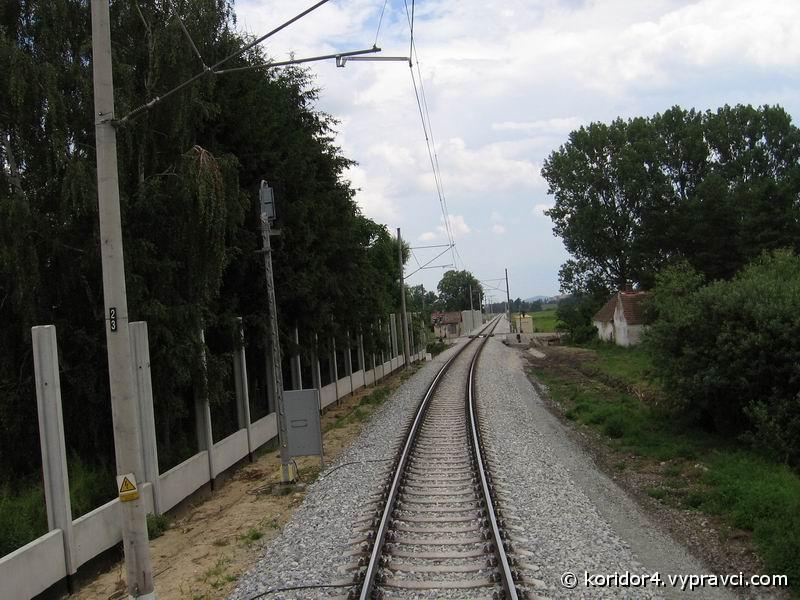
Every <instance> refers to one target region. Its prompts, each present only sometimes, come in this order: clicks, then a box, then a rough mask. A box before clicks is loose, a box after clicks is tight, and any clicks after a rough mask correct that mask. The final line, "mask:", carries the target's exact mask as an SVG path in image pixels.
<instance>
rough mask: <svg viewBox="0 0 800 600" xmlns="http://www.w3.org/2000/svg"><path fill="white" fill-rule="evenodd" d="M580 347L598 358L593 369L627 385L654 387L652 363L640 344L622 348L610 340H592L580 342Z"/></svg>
mask: <svg viewBox="0 0 800 600" xmlns="http://www.w3.org/2000/svg"><path fill="white" fill-rule="evenodd" d="M581 347H582V348H586V349H587V350H592V351H593V352H594V353H595V354H596V355H597V358H598V361H597V362H596V363H593V365H592V366H593V367H594V369H595V370H596V371H597V372H599V373H602V374H604V375H607V376H608V377H611V378H612V379H616V380H618V381H621V382H623V383H625V384H628V385H636V386H640V387H647V388H655V387H656V384H655V383H654V381H653V379H652V373H653V363H652V361H651V360H650V356H649V355H648V354H647V353H646V352H645V351H644V350H643V349H642V347H641V346H633V347H630V348H624V347H623V346H617V345H616V344H612V343H610V342H602V341H600V340H593V341H591V342H589V343H587V344H582V345H581Z"/></svg>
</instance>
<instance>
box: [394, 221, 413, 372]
mask: <svg viewBox="0 0 800 600" xmlns="http://www.w3.org/2000/svg"><path fill="white" fill-rule="evenodd" d="M397 259H398V261H400V310H401V311H402V319H403V357H404V358H405V367H406V368H407V367H408V365H409V364H411V346H410V344H409V339H408V315H406V282H405V278H404V277H403V238H401V237H400V228H399V227H398V228H397Z"/></svg>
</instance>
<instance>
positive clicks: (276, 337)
mask: <svg viewBox="0 0 800 600" xmlns="http://www.w3.org/2000/svg"><path fill="white" fill-rule="evenodd" d="M262 190H263V191H262V192H260V193H261V194H262V195H261V198H260V201H261V252H262V253H263V255H264V271H265V274H266V278H265V279H266V284H267V308H268V310H269V336H270V350H271V354H272V361H271V362H272V385H273V397H274V398H275V412H276V413H277V417H278V444H279V445H280V452H281V482H283V483H287V482H289V481H292V480H293V479H294V477H292V475H291V474H290V472H289V465H290V463H291V457H290V456H289V435H288V430H287V426H286V411H285V410H284V407H283V369H282V366H281V365H282V363H281V341H280V334H279V331H278V303H277V301H276V300H275V280H274V278H273V276H272V246H271V245H270V234H271V231H270V222H269V219H270V216H269V211H268V208H267V206H268V203H269V202H270V201H272V202H274V200H273V198H272V189H271V188H270V187H269V186H266V184H264V183H262Z"/></svg>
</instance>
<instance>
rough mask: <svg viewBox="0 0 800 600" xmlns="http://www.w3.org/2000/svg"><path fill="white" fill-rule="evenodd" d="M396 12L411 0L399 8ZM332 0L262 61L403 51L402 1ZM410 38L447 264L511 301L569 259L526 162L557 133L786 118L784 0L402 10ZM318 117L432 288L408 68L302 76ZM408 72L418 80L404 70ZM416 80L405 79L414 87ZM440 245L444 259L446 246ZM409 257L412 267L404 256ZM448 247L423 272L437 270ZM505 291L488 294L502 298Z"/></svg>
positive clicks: (274, 2)
mask: <svg viewBox="0 0 800 600" xmlns="http://www.w3.org/2000/svg"><path fill="white" fill-rule="evenodd" d="M407 2H408V6H409V8H410V6H411V0H407ZM312 4H313V1H312V0H305V1H298V0H292V1H286V0H282V1H278V0H237V2H236V5H235V8H236V15H237V23H238V25H237V26H238V28H239V29H240V30H242V31H244V32H247V33H251V34H254V35H261V34H263V33H265V32H267V31H269V30H271V29H273V28H274V27H276V26H277V25H279V24H280V23H282V22H284V21H286V20H288V19H289V18H291V17H293V16H294V15H295V14H297V13H299V12H301V11H302V10H304V9H305V8H307V7H309V6H311V5H312ZM383 6H384V0H331V1H330V2H328V3H327V4H325V5H323V6H322V7H320V8H318V9H316V10H315V11H314V12H312V13H311V14H309V15H307V16H305V17H303V18H302V19H301V20H300V21H298V22H296V23H295V24H293V25H292V26H290V27H288V28H286V29H285V30H283V31H281V32H279V33H278V34H276V35H275V36H273V37H272V38H270V39H269V40H267V41H266V42H265V44H264V47H265V49H266V51H267V53H268V54H269V55H270V56H271V57H272V58H273V59H274V60H286V59H288V58H289V57H290V55H291V54H292V53H294V56H295V57H297V58H299V57H304V56H317V55H322V54H328V53H335V52H345V51H349V50H360V49H365V48H370V47H372V45H373V44H374V43H375V40H376V34H377V45H378V46H379V47H381V49H382V52H381V53H380V55H383V56H408V55H409V39H410V37H409V23H408V16H407V13H406V8H405V7H406V4H405V2H404V0H385V12H384V15H383V20H382V22H381V28H380V31H379V32H378V23H379V20H380V15H381V11H382V7H383ZM414 8H415V10H414V13H415V19H414V40H415V44H416V48H417V55H418V58H419V72H420V73H421V76H422V78H421V86H422V88H423V89H424V92H425V99H426V100H427V107H428V111H429V114H430V122H431V132H432V136H430V139H432V145H433V148H434V149H435V155H436V158H437V159H438V164H439V173H440V174H441V183H442V189H443V192H444V198H445V201H446V204H447V209H448V211H447V214H448V215H449V223H450V228H451V231H452V233H453V235H454V237H455V241H456V245H457V250H458V254H457V255H456V256H455V259H456V265H457V268H459V269H464V268H465V269H467V270H469V271H471V272H472V273H473V274H474V275H475V276H476V277H477V278H478V279H480V280H482V281H486V282H487V284H486V286H485V287H486V288H487V291H486V293H487V295H489V296H494V297H495V298H496V299H498V300H500V299H501V296H503V295H504V291H505V290H504V289H503V290H502V293H501V291H500V290H498V289H491V288H492V287H493V286H498V285H499V284H500V282H498V281H492V280H497V279H499V278H502V277H503V275H504V269H506V268H507V269H508V273H509V285H510V291H511V297H512V298H515V297H522V298H527V297H530V296H534V295H540V294H541V295H553V294H556V293H558V292H559V289H558V287H559V286H558V269H559V267H560V265H561V264H562V263H563V262H564V260H566V259H567V258H568V254H567V252H566V250H565V249H564V246H563V244H562V243H561V241H560V240H559V239H558V238H556V237H555V236H554V235H553V233H552V223H551V221H550V219H549V218H547V217H546V216H545V215H544V214H543V213H544V211H545V210H546V209H547V208H548V207H550V206H552V204H553V198H552V197H551V196H550V195H548V193H547V184H546V183H545V181H544V180H543V178H542V177H541V173H540V171H541V167H542V163H543V161H544V160H545V159H546V158H547V157H548V155H549V154H550V153H551V152H553V151H554V150H557V149H558V148H559V147H560V146H561V145H562V144H563V143H565V142H566V141H567V138H568V135H569V132H570V131H572V130H574V129H576V128H578V127H580V126H581V125H586V124H589V123H591V122H595V121H601V122H609V121H611V120H613V119H615V118H616V117H623V118H630V117H635V116H649V115H653V114H655V113H658V112H663V111H664V110H666V109H668V108H670V107H671V106H674V105H680V106H682V107H684V108H692V107H693V108H697V109H700V110H708V109H712V110H713V109H716V108H717V107H719V106H722V105H724V104H730V105H734V104H739V103H742V104H746V103H750V104H754V105H760V104H780V105H781V106H783V107H784V108H785V109H786V110H787V111H788V112H789V113H790V114H792V115H793V116H795V117H797V115H798V110H799V109H800V92H799V90H800V87H798V83H799V81H798V80H799V79H800V69H798V67H800V2H798V1H797V0H699V1H694V2H690V1H685V0H594V1H592V0H502V1H500V0H497V1H495V0H483V1H478V0H415V7H414ZM310 68H311V70H312V72H313V73H314V75H315V76H316V81H317V84H318V86H319V87H320V89H321V94H320V98H319V101H318V108H319V109H320V110H322V111H324V112H326V113H329V114H330V115H332V116H334V117H335V118H336V119H338V120H339V125H338V133H337V138H336V143H337V144H338V145H339V146H340V147H341V148H342V150H343V153H344V155H345V156H347V157H348V158H350V159H352V160H355V161H356V162H357V163H358V164H357V166H355V167H353V168H351V169H350V170H349V171H348V172H347V173H346V176H347V178H348V179H349V180H350V181H351V182H352V184H353V187H354V188H355V189H357V193H356V201H357V202H358V204H359V206H360V207H361V209H362V211H363V213H364V214H365V215H367V216H368V217H370V218H372V219H374V220H376V221H378V222H380V223H384V224H386V225H387V226H388V227H389V228H390V230H391V231H392V232H393V233H394V232H395V230H396V228H397V227H400V228H401V231H402V236H403V239H404V240H406V241H408V242H409V243H410V244H411V246H412V248H416V249H414V251H413V256H412V258H411V260H410V261H409V263H407V265H406V273H407V274H408V275H409V278H408V280H407V282H408V283H409V284H410V285H416V284H420V283H422V284H424V285H425V288H426V289H435V287H436V284H437V282H438V281H439V278H440V277H441V275H442V274H443V272H444V271H445V270H447V268H452V267H446V268H435V269H424V270H421V271H418V272H416V273H413V274H412V272H414V271H416V269H417V267H418V264H421V265H424V264H425V263H426V262H428V261H430V260H431V259H434V257H436V255H437V254H438V253H439V252H441V251H442V249H439V248H419V247H420V246H434V245H439V244H443V243H446V242H447V236H446V228H445V226H444V225H445V220H444V216H443V211H442V207H441V205H440V200H439V195H438V194H437V186H436V181H435V178H434V175H433V170H432V168H431V160H430V156H429V154H428V150H427V146H426V141H425V134H424V133H423V127H422V123H421V120H420V114H419V108H418V104H417V100H416V97H415V92H414V86H413V83H412V77H411V73H410V71H411V70H410V69H409V66H408V63H404V62H350V63H348V64H347V65H346V67H344V68H337V67H336V66H335V64H334V62H333V61H328V62H317V63H313V64H311V65H310ZM414 72H415V74H416V72H417V71H416V64H415V69H414ZM418 85H419V81H418ZM445 250H446V248H445ZM417 261H418V262H417ZM452 263H453V258H452V256H451V253H450V252H446V253H445V254H444V255H443V256H441V257H439V258H438V259H436V260H433V262H432V263H431V265H432V266H437V267H438V266H439V265H452ZM502 285H503V284H500V286H501V287H502Z"/></svg>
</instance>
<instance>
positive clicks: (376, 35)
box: [373, 0, 389, 46]
mask: <svg viewBox="0 0 800 600" xmlns="http://www.w3.org/2000/svg"><path fill="white" fill-rule="evenodd" d="M388 2H389V0H383V8H382V9H381V18H380V19H378V30H377V31H376V32H375V43H374V44H373V45H375V46H377V45H378V36H379V35H380V33H381V25H382V24H383V13H385V12H386V4H387V3H388Z"/></svg>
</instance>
